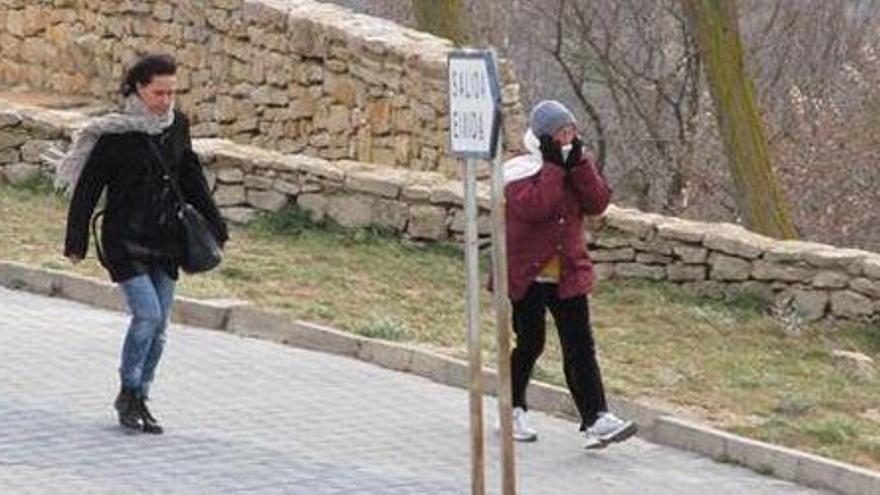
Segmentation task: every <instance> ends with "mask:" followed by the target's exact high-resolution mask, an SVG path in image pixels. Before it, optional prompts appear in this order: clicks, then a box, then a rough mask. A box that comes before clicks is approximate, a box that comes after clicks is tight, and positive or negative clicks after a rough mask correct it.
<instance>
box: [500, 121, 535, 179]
mask: <svg viewBox="0 0 880 495" xmlns="http://www.w3.org/2000/svg"><path fill="white" fill-rule="evenodd" d="M523 145H524V146H525V148H526V151H528V154H527V155H520V156H517V157H515V158H511V159H510V160H507V161H506V162H504V185H507V184H510V183H511V182H515V181H518V180H520V179H525V178H526V177H531V176H533V175H535V174H537V173H538V172H539V171H540V170H541V167H543V166H544V159H543V158H542V156H541V142H540V141H538V138H537V136H535V134H534V133H532V130H531V129H528V130H526V133H525V135H523Z"/></svg>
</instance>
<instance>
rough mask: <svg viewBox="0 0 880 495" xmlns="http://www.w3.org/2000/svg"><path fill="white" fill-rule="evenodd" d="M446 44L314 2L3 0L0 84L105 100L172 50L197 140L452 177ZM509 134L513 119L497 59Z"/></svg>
mask: <svg viewBox="0 0 880 495" xmlns="http://www.w3.org/2000/svg"><path fill="white" fill-rule="evenodd" d="M450 48H451V45H450V44H449V42H448V41H446V40H443V39H440V38H437V37H434V36H430V35H428V34H425V33H420V32H418V31H414V30H411V29H407V28H403V27H401V26H399V25H396V24H394V23H391V22H389V21H386V20H383V19H378V18H373V17H368V16H365V15H360V14H355V13H353V12H351V11H350V10H347V9H344V8H342V7H337V6H334V5H330V4H324V3H320V2H315V1H312V0H137V1H132V0H3V1H2V2H0V83H2V82H5V83H8V84H26V85H27V86H29V87H31V88H37V89H48V90H54V91H58V92H61V93H65V94H71V93H79V94H88V95H91V96H94V97H98V98H100V99H104V100H109V99H111V98H115V97H116V92H117V89H118V85H119V81H120V80H121V77H122V74H123V69H124V67H125V66H126V65H127V64H128V63H130V61H132V60H133V59H135V57H136V56H137V55H138V54H141V53H143V52H144V51H147V50H150V51H165V52H169V53H173V54H176V56H177V57H178V60H179V61H180V63H181V70H180V74H179V83H180V89H181V94H180V97H179V102H180V104H181V106H182V108H183V109H184V110H185V111H187V112H188V113H189V114H190V116H191V118H192V119H193V123H194V126H193V135H194V136H195V137H224V138H229V139H231V140H232V141H234V142H236V143H240V144H253V145H255V146H259V147H263V148H269V149H275V150H280V151H283V152H286V153H304V154H307V155H311V156H316V157H321V158H326V159H330V160H339V159H348V160H358V161H361V162H372V163H378V164H382V165H390V166H396V167H404V168H409V169H413V170H426V171H437V172H440V173H442V174H444V175H445V176H447V177H455V176H456V175H457V172H458V166H457V163H456V161H455V160H454V159H452V158H451V157H450V156H448V154H447V148H448V145H447V140H448V137H447V130H448V127H449V119H448V116H447V99H446V57H447V53H448V52H449V50H450ZM501 73H502V78H503V80H504V81H506V84H505V86H504V91H503V94H504V102H505V114H506V115H507V116H508V117H507V119H506V122H505V128H506V129H507V132H508V135H509V136H515V138H514V139H513V140H512V141H511V142H515V143H517V144H518V142H519V136H520V135H521V131H522V129H523V125H524V124H523V117H522V110H521V108H520V105H519V88H518V86H517V85H516V84H515V75H514V74H513V70H512V66H511V65H510V64H509V63H507V62H503V61H502V62H501Z"/></svg>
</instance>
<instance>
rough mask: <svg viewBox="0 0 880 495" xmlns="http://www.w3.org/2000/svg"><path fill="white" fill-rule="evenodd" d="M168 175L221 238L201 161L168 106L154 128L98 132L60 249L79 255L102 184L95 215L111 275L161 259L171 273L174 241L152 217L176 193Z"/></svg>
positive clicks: (138, 270) (137, 270) (180, 118)
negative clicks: (166, 116) (102, 209)
mask: <svg viewBox="0 0 880 495" xmlns="http://www.w3.org/2000/svg"><path fill="white" fill-rule="evenodd" d="M146 139H152V140H153V141H154V142H155V143H156V144H157V145H158V146H159V148H160V150H161V151H162V153H163V154H164V156H165V161H166V163H167V164H168V165H169V166H170V168H171V174H170V177H168V178H167V179H166V178H165V177H164V174H163V173H162V168H161V165H160V164H159V162H158V160H157V159H156V158H155V155H154V154H153V153H152V152H151V150H150V147H149V144H148V143H147V142H146ZM164 180H174V181H177V183H178V184H179V186H180V189H181V191H182V193H183V195H184V197H185V199H186V201H187V202H189V203H190V204H192V205H193V206H194V207H195V208H196V209H197V210H198V211H199V212H200V213H201V214H202V215H204V217H205V219H206V220H207V221H208V223H209V224H210V225H211V227H212V228H213V230H214V233H215V234H216V235H217V238H218V239H219V240H220V242H221V244H222V243H223V242H225V241H226V239H227V238H228V236H227V231H226V225H225V223H224V222H223V219H222V218H221V216H220V212H219V210H218V209H217V206H216V205H215V204H214V200H213V199H212V198H211V192H210V191H209V190H208V186H207V183H206V182H205V178H204V176H203V175H202V165H201V163H200V162H199V159H198V156H197V155H196V154H195V153H194V152H193V150H192V142H191V140H190V135H189V121H188V120H187V118H186V116H184V115H183V114H182V113H180V112H175V115H174V122H173V123H172V124H171V125H170V126H169V127H168V128H167V129H166V130H165V131H164V132H163V133H162V134H160V135H157V136H149V135H147V134H145V133H141V132H129V133H123V134H105V135H103V136H102V137H101V138H100V139H99V140H98V142H97V143H96V144H95V147H94V149H93V150H92V152H91V154H90V155H89V158H88V160H87V161H86V163H85V165H84V167H83V171H82V174H81V175H80V178H79V180H78V181H77V184H76V187H75V189H74V192H73V197H72V198H71V203H70V210H69V212H68V216H67V238H66V240H65V246H64V254H65V256H70V255H77V256H80V257H85V254H86V251H87V249H88V244H89V224H90V220H91V218H92V215H93V214H94V212H95V207H96V205H97V203H98V200H99V198H100V197H101V193H102V192H103V191H104V189H105V188H106V190H107V197H106V205H107V206H106V213H105V214H104V217H103V219H102V221H101V245H102V247H103V259H102V260H101V261H102V263H103V264H104V267H105V268H107V271H109V272H110V277H111V278H112V279H113V281H114V282H122V281H125V280H128V279H129V278H132V277H134V276H137V275H141V274H143V273H147V271H148V270H149V269H151V268H153V267H156V266H160V267H162V268H164V269H165V270H166V271H167V272H168V274H169V275H170V276H171V277H172V278H174V279H177V275H178V273H177V270H178V263H177V261H176V260H177V258H178V257H179V254H180V247H179V244H178V241H177V238H176V235H174V234H173V232H170V231H169V230H168V229H167V228H163V227H162V226H161V225H160V223H159V216H160V213H162V212H167V211H170V210H171V209H173V206H174V204H175V203H174V201H175V200H176V197H175V196H174V195H173V190H172V189H170V188H169V187H167V184H166V185H163V181H164Z"/></svg>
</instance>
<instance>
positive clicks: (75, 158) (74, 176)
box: [55, 94, 174, 195]
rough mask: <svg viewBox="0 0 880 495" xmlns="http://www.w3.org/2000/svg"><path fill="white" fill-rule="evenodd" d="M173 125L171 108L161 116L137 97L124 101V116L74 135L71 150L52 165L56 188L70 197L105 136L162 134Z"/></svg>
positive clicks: (106, 117)
mask: <svg viewBox="0 0 880 495" xmlns="http://www.w3.org/2000/svg"><path fill="white" fill-rule="evenodd" d="M173 122H174V105H172V106H171V108H169V109H168V112H167V113H166V114H164V115H156V114H154V113H152V112H150V111H149V110H148V109H147V107H146V105H144V102H143V101H142V100H141V99H140V97H138V96H137V95H136V94H132V95H129V96H128V97H127V98H126V99H125V105H124V108H123V113H109V114H107V115H103V116H101V117H98V118H95V119H94V120H92V121H91V122H89V123H88V124H87V125H86V126H85V127H84V128H82V129H81V130H79V131H77V132H76V133H74V135H73V144H72V145H71V146H70V150H68V152H67V153H66V154H65V155H64V156H63V157H61V159H60V160H58V161H57V162H55V187H56V188H57V189H60V190H62V191H64V193H65V194H67V195H70V194H72V193H73V190H74V188H76V183H77V181H78V180H79V176H80V174H82V171H83V167H85V164H86V161H88V159H89V155H91V153H92V149H94V147H95V144H96V143H97V142H98V139H100V137H101V136H103V135H104V134H122V133H126V132H143V133H146V134H149V135H151V136H155V135H156V134H161V133H162V131H164V130H165V129H167V128H168V126H170V125H171V124H172V123H173Z"/></svg>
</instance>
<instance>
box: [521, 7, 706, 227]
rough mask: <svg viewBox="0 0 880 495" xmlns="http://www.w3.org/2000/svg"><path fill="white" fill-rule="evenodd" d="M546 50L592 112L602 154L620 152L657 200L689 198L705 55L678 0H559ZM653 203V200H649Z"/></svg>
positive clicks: (676, 204) (672, 204) (669, 202)
mask: <svg viewBox="0 0 880 495" xmlns="http://www.w3.org/2000/svg"><path fill="white" fill-rule="evenodd" d="M536 12H543V14H544V15H545V16H552V17H551V22H552V24H551V25H552V31H551V32H552V33H553V35H552V36H551V37H550V42H549V43H545V44H544V49H545V50H546V51H547V52H548V53H549V54H550V55H551V56H552V58H553V59H554V60H555V61H556V63H557V65H558V66H559V67H560V68H561V70H562V72H563V74H564V75H565V78H566V80H567V82H568V83H569V85H570V87H571V90H572V92H573V93H574V95H575V97H576V99H577V101H578V102H579V103H580V105H581V107H582V109H583V110H584V112H585V113H586V115H587V116H588V118H589V120H590V123H591V125H592V128H593V131H594V133H595V136H596V146H597V148H598V155H599V158H600V161H602V162H605V161H607V160H609V159H610V158H612V157H611V156H610V155H616V157H614V158H616V159H617V160H618V161H623V162H626V164H627V169H628V171H627V174H626V175H628V176H630V177H634V176H635V177H639V176H640V177H641V178H640V179H638V180H636V181H635V182H636V183H638V184H642V186H640V187H642V188H644V190H643V191H642V194H644V195H648V194H650V192H649V191H648V189H649V188H650V187H651V186H652V183H654V184H656V183H660V184H664V186H663V187H662V189H663V192H662V194H661V195H660V198H659V201H655V202H654V204H653V205H646V206H649V207H650V206H654V208H652V209H655V208H657V207H659V208H660V209H664V210H667V211H671V212H676V211H678V210H679V209H680V208H682V207H683V206H685V205H686V204H687V188H688V182H689V176H690V170H691V168H692V161H693V157H694V147H693V143H694V136H695V134H696V125H697V116H698V114H699V112H700V103H701V95H700V79H701V70H700V59H699V57H697V56H696V50H695V48H694V43H693V40H692V39H691V37H690V35H689V31H688V30H687V29H686V23H685V19H684V16H683V13H682V12H681V7H680V5H679V3H678V2H676V1H674V0H661V1H658V2H649V3H646V2H640V1H636V0H620V1H599V2H596V1H588V0H558V2H557V4H556V9H555V11H554V12H551V13H548V12H547V11H546V10H544V11H540V10H537V9H536ZM643 203H645V201H643Z"/></svg>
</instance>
